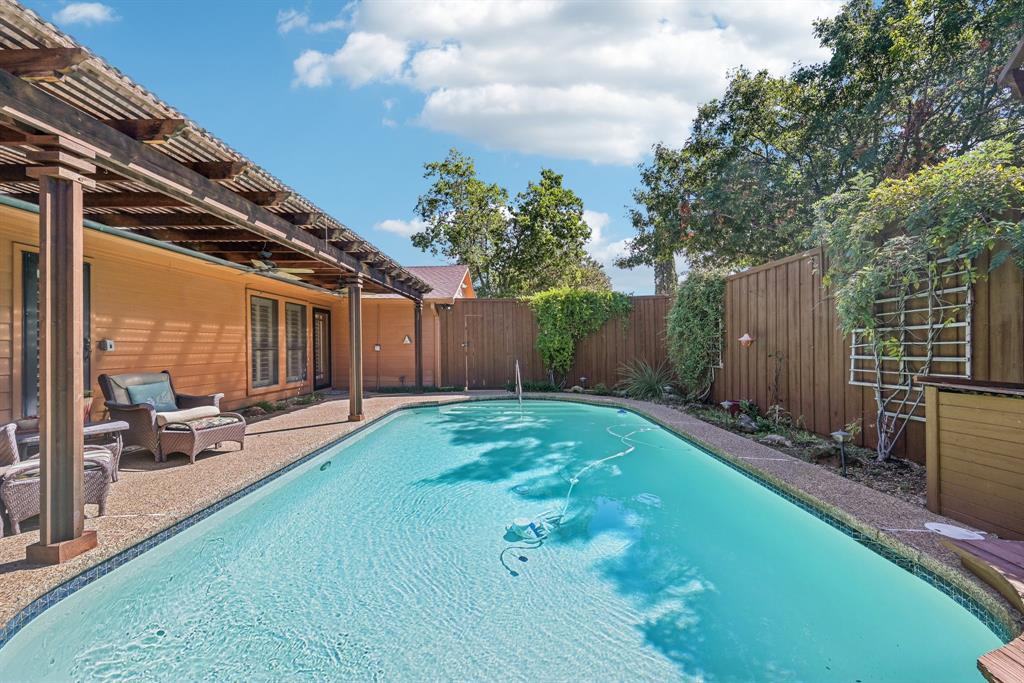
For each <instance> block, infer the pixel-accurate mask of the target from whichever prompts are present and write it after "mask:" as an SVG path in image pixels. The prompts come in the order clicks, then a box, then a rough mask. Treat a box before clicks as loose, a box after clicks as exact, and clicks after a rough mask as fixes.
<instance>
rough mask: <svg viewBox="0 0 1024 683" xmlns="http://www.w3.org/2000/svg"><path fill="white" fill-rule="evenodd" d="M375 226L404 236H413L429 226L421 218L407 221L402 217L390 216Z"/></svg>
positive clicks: (377, 228)
mask: <svg viewBox="0 0 1024 683" xmlns="http://www.w3.org/2000/svg"><path fill="white" fill-rule="evenodd" d="M373 227H374V229H375V230H383V231H384V232H391V233H394V234H396V235H402V236H403V237H412V236H413V235H414V234H415V233H417V232H420V231H421V230H423V228H425V227H427V224H426V223H424V222H423V221H422V220H420V219H419V218H413V219H411V220H407V221H403V220H402V219H400V218H389V219H387V220H383V221H381V222H380V223H377V224H376V225H374V226H373Z"/></svg>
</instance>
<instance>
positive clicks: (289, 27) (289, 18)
mask: <svg viewBox="0 0 1024 683" xmlns="http://www.w3.org/2000/svg"><path fill="white" fill-rule="evenodd" d="M307 26H309V15H308V14H306V13H305V12H300V11H299V10H297V9H282V10H278V12H277V31H278V33H291V32H292V31H294V30H296V29H300V28H306V27H307Z"/></svg>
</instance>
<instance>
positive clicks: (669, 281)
mask: <svg viewBox="0 0 1024 683" xmlns="http://www.w3.org/2000/svg"><path fill="white" fill-rule="evenodd" d="M654 293H655V294H661V295H664V296H672V295H673V294H675V293H676V262H675V259H673V258H671V257H669V258H666V259H660V260H658V261H657V262H655V264H654Z"/></svg>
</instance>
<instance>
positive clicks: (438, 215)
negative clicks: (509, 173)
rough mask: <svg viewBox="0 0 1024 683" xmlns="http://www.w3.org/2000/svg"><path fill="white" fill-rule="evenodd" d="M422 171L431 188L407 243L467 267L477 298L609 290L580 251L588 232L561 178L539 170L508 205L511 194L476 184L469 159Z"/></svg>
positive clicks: (457, 157)
mask: <svg viewBox="0 0 1024 683" xmlns="http://www.w3.org/2000/svg"><path fill="white" fill-rule="evenodd" d="M425 168H426V173H425V174H424V177H425V178H427V179H429V180H432V181H433V182H432V184H431V186H430V188H429V189H428V190H427V191H426V192H425V193H424V194H423V195H421V196H420V198H419V201H418V202H417V203H416V213H417V214H418V215H419V217H420V219H421V220H422V221H423V223H424V225H425V227H424V229H423V230H422V231H420V232H418V233H416V234H415V235H413V236H412V243H413V244H414V245H415V246H417V247H419V248H420V249H423V250H424V251H430V252H431V253H433V254H436V255H443V256H445V257H446V258H449V259H452V260H456V261H459V262H461V263H464V264H466V265H467V266H468V267H469V270H470V276H471V277H472V278H473V283H474V286H475V288H476V289H477V291H478V292H479V293H480V295H481V296H488V297H520V296H525V295H528V294H533V293H535V292H539V291H542V290H546V289H552V288H556V287H565V286H574V287H587V288H598V289H602V288H603V289H607V288H608V285H609V282H608V277H607V275H605V274H604V272H603V270H602V268H601V266H600V264H598V263H597V262H596V261H594V260H593V259H591V258H590V257H589V256H587V254H586V252H585V250H584V245H585V244H586V242H587V240H588V239H589V238H590V227H589V226H588V225H587V224H586V222H585V221H584V220H583V201H582V200H581V199H580V198H579V197H578V196H577V195H576V193H575V192H573V191H572V190H571V189H569V188H567V187H565V186H564V185H563V184H562V180H563V179H562V176H561V175H559V174H558V173H555V172H554V171H552V170H551V169H541V173H540V179H539V180H538V181H537V182H531V183H529V184H528V185H527V188H526V190H524V191H523V192H520V193H519V194H518V195H516V197H515V199H514V201H512V202H511V203H510V202H509V195H508V191H507V190H505V189H504V188H502V187H500V186H498V185H496V184H487V183H485V182H483V181H482V180H480V179H479V178H477V176H476V169H475V166H474V163H473V160H472V159H471V158H470V157H467V156H465V155H463V154H460V153H459V152H458V150H455V149H452V150H450V151H449V152H448V156H447V157H446V158H445V159H444V161H439V162H431V163H428V164H426V165H425Z"/></svg>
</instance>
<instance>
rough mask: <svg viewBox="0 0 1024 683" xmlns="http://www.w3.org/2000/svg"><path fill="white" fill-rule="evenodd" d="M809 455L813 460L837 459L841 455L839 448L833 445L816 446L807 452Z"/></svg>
mask: <svg viewBox="0 0 1024 683" xmlns="http://www.w3.org/2000/svg"><path fill="white" fill-rule="evenodd" d="M807 455H808V456H809V457H810V458H811V460H825V459H827V458H835V457H838V455H839V447H838V446H836V445H835V444H831V443H824V442H822V443H820V444H818V445H816V446H812V447H811V448H810V450H808V451H807Z"/></svg>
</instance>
